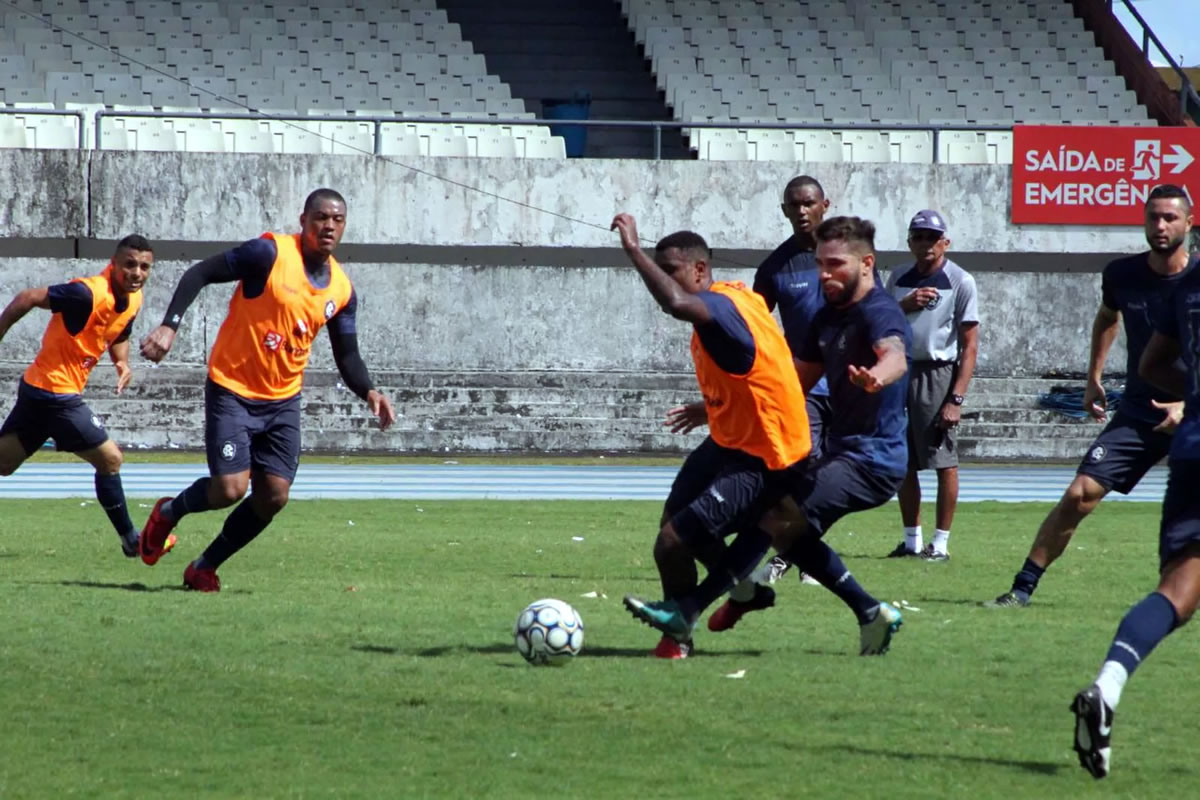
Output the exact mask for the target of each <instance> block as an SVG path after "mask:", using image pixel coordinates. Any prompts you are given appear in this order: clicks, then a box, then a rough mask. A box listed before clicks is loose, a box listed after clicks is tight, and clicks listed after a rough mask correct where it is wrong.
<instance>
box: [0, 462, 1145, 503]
mask: <svg viewBox="0 0 1200 800" xmlns="http://www.w3.org/2000/svg"><path fill="white" fill-rule="evenodd" d="M205 474H207V473H206V468H205V466H204V465H203V464H199V463H197V464H126V465H125V466H124V467H123V468H122V470H121V475H122V477H123V478H124V484H125V493H126V494H127V495H128V496H130V497H137V498H148V497H161V496H163V495H172V494H176V493H178V492H180V491H182V490H183V489H184V488H185V487H187V485H188V484H190V483H191V482H192V481H193V480H195V479H196V478H198V477H201V476H203V475H205ZM1074 474H1075V470H1074V468H1073V467H987V466H964V467H962V469H961V470H960V472H959V477H960V488H959V501H960V502H968V503H969V502H974V501H979V500H1000V501H1006V502H1022V501H1045V502H1054V501H1056V500H1058V498H1059V497H1060V496H1061V495H1062V492H1063V490H1064V489H1066V488H1067V485H1068V484H1070V482H1071V480H1072V478H1073V477H1074ZM674 476H675V469H674V468H672V467H593V466H586V467H583V466H581V467H566V466H491V465H481V466H468V465H454V464H421V465H401V464H380V465H339V464H310V465H305V464H304V462H303V460H301V463H300V472H299V474H298V475H297V476H296V483H295V485H294V486H293V487H292V498H293V499H296V500H302V499H317V498H329V499H353V498H377V499H391V500H656V501H661V500H663V499H665V498H666V496H667V491H668V490H669V489H670V488H671V480H672V479H673V478H674ZM1166 478H1167V472H1166V469H1165V468H1163V467H1157V468H1155V469H1153V470H1151V471H1150V473H1149V474H1148V475H1147V476H1146V477H1145V478H1144V479H1143V480H1142V482H1141V483H1140V484H1139V485H1138V486H1137V488H1136V489H1134V491H1133V492H1132V493H1131V494H1129V495H1128V496H1127V497H1126V496H1124V495H1119V494H1116V493H1113V494H1111V495H1109V499H1112V500H1132V501H1139V502H1147V503H1158V502H1161V501H1162V496H1163V490H1164V487H1165V486H1166ZM935 481H936V476H935V475H934V474H933V473H932V472H928V473H922V474H921V485H922V488H923V489H924V490H925V494H926V495H927V496H928V498H929V499H931V500H932V498H933V492H934V487H935V486H936V483H935ZM94 494H95V490H94V488H93V484H92V468H91V467H90V466H89V465H87V464H84V463H82V462H81V463H79V464H26V465H25V466H23V467H21V469H20V470H18V471H17V473H16V474H15V475H12V476H11V477H8V478H0V497H15V498H36V497H92V496H94Z"/></svg>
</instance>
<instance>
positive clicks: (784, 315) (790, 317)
mask: <svg viewBox="0 0 1200 800" xmlns="http://www.w3.org/2000/svg"><path fill="white" fill-rule="evenodd" d="M754 291H755V292H757V293H758V294H760V295H762V298H763V299H764V300H766V301H767V310H768V311H774V310H775V307H776V306H778V307H779V319H780V320H781V321H782V322H783V337H784V338H785V339H787V343H788V347H789V348H791V350H792V354H793V355H794V354H796V353H798V352H800V347H801V346H802V345H803V344H804V339H805V337H806V336H807V335H808V326H809V325H810V324H812V320H813V317H814V316H816V313H817V311H819V310H820V309H821V306H823V305H825V295H824V294H822V293H821V278H820V275H819V273H818V270H817V257H816V254H815V253H813V251H812V250H805V249H803V246H802V245H801V244H800V243H799V241H798V240H797V238H796V237H795V236H791V237H790V238H788V239H786V240H785V241H784V242H783V244H781V245H779V247H776V248H775V250H774V251H772V252H771V254H770V255H769V256H767V257H766V258H765V259H763V262H762V263H761V264H759V265H758V271H757V272H755V273H754ZM809 394H812V395H827V394H829V389H828V387H827V386H826V382H825V379H824V378H822V379H821V380H820V381H818V382H817V385H816V386H814V387H813V388H812V390H811V391H810V392H809Z"/></svg>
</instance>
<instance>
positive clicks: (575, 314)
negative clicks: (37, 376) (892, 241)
mask: <svg viewBox="0 0 1200 800" xmlns="http://www.w3.org/2000/svg"><path fill="white" fill-rule="evenodd" d="M101 266H102V265H101V264H100V263H98V262H94V261H73V260H61V261H60V260H52V259H10V260H4V261H3V262H0V302H6V301H7V298H8V297H10V296H11V295H12V294H14V293H15V292H16V291H17V290H19V289H21V288H23V287H26V286H33V285H45V284H47V283H55V282H59V281H63V280H67V279H69V278H70V277H73V276H75V275H82V274H87V273H92V272H95V271H97V270H98V269H99V268H100V267H101ZM187 266H188V265H187V264H185V263H182V262H169V261H168V262H159V263H158V264H157V265H156V266H155V268H154V272H153V273H152V274H151V277H150V283H149V284H148V287H147V289H146V301H145V308H144V311H143V313H142V315H141V317H140V318H139V320H138V323H137V336H138V337H139V338H140V337H141V336H144V335H145V334H146V332H148V331H149V330H150V328H151V327H152V326H153V325H156V324H157V323H158V322H159V321H160V320H161V319H162V316H163V313H164V312H165V310H166V305H167V302H168V301H169V300H170V296H171V292H172V291H173V290H174V286H175V283H176V282H177V281H178V278H179V275H180V274H181V273H182V272H183V270H184V269H186V267H187ZM347 271H348V272H349V274H350V276H351V278H352V280H353V281H354V283H355V286H356V289H357V291H358V293H359V304H360V310H359V339H360V345H361V348H362V351H363V353H364V354H365V356H366V360H367V363H368V365H369V366H370V367H372V368H373V369H376V370H387V371H398V370H410V369H416V370H458V369H462V370H500V371H512V370H591V371H604V370H618V371H626V372H637V371H647V372H655V371H665V372H688V371H690V369H691V365H690V360H689V356H688V352H687V342H688V336H689V329H688V326H687V325H685V324H683V323H680V322H677V321H675V320H673V319H671V318H670V317H668V316H667V315H665V314H663V313H662V312H661V311H659V310H658V307H657V306H656V305H655V304H654V301H653V300H652V299H651V298H650V295H649V294H648V293H647V291H646V289H645V287H644V286H643V285H642V282H641V280H640V279H639V278H638V277H637V274H636V273H635V272H634V271H633V269H632V267H630V268H628V269H612V268H601V267H597V268H592V269H569V268H561V267H545V266H542V267H492V268H485V267H462V266H451V265H428V264H352V265H348V267H347ZM719 277H724V278H733V279H741V280H745V281H749V280H750V279H751V273H750V272H747V271H740V272H724V273H722V274H721V275H719ZM976 280H977V283H978V286H979V294H980V297H981V298H982V300H981V302H980V307H979V310H980V317H981V342H982V344H981V357H980V363H979V372H980V374H983V375H990V376H1038V375H1043V374H1046V373H1048V372H1051V371H1063V370H1066V371H1071V372H1081V371H1083V370H1084V369H1085V368H1086V365H1087V358H1088V337H1089V335H1090V331H1091V324H1092V317H1093V316H1094V315H1095V310H1096V306H1097V304H1098V303H1099V300H1100V287H1099V276H1097V275H1080V274H1071V273H1036V274H1029V273H1023V274H1007V273H995V272H991V273H989V272H985V273H979V274H978V275H977V276H976ZM230 291H231V286H212V287H209V288H208V289H206V290H205V291H204V292H203V293H201V295H200V297H199V298H198V300H197V301H196V303H195V304H194V305H193V306H192V308H191V310H190V311H189V312H188V316H187V317H186V318H185V321H184V325H183V326H182V328H181V329H180V335H179V338H178V339H177V341H176V346H175V349H174V350H173V351H172V355H171V356H170V359H171V362H172V363H176V364H180V365H183V364H201V363H203V362H204V360H205V356H206V353H207V352H208V348H209V347H210V346H211V344H212V341H213V339H214V338H215V336H216V333H217V329H218V328H219V327H220V324H221V321H222V320H223V319H224V315H225V309H226V306H227V304H228V298H229V294H230ZM45 324H46V314H45V312H42V311H34V312H31V313H30V314H29V316H28V317H27V318H26V319H24V320H22V321H21V322H20V323H18V324H17V325H16V326H14V327H13V329H12V330H11V331H10V332H9V333H8V335H7V336H6V337H5V339H4V341H3V342H2V343H0V362H5V363H24V362H28V361H29V359H31V358H32V357H33V355H34V354H35V353H36V351H37V346H38V343H39V342H40V339H41V334H42V331H43V330H44V328H45ZM1124 357H1125V356H1124V349H1123V343H1122V342H1121V341H1120V340H1119V341H1118V343H1117V346H1116V347H1114V352H1113V353H1112V355H1111V356H1110V358H1109V368H1110V370H1112V371H1121V370H1123V369H1124ZM312 364H313V366H314V367H318V368H332V358H331V356H330V352H329V348H328V346H326V345H323V344H319V345H318V346H317V347H316V348H315V349H314V350H313V362H312Z"/></svg>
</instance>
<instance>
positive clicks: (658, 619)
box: [624, 594, 695, 642]
mask: <svg viewBox="0 0 1200 800" xmlns="http://www.w3.org/2000/svg"><path fill="white" fill-rule="evenodd" d="M624 603H625V608H627V609H629V613H630V614H633V616H634V617H636V618H637V619H640V620H641V621H642V622H644V623H646V624H647V625H649V626H650V627H651V628H655V629H657V630H660V631H662V632H663V633H665V634H666V635H667V636H670V637H672V638H673V639H675V640H676V641H678V642H687V641H690V640H691V638H692V628H694V627H695V622H694V621H691V620H688V619H687V618H686V617H684V615H683V611H681V610H680V608H679V603H677V602H675V601H674V600H661V601H659V602H656V603H648V602H646V601H645V600H641V599H639V598H637V597H634V596H633V595H631V594H627V595H625V600H624Z"/></svg>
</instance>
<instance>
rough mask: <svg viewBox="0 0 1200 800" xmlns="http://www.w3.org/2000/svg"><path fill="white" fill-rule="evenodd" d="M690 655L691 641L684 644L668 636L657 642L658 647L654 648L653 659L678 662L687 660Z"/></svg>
mask: <svg viewBox="0 0 1200 800" xmlns="http://www.w3.org/2000/svg"><path fill="white" fill-rule="evenodd" d="M691 654H692V640H691V639H688V640H687V641H686V642H677V641H675V640H674V639H672V638H671V637H670V636H664V637H662V639H660V640H659V642H658V647H655V648H654V657H655V658H670V659H675V660H679V659H681V658H687V657H688V656H690V655H691Z"/></svg>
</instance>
